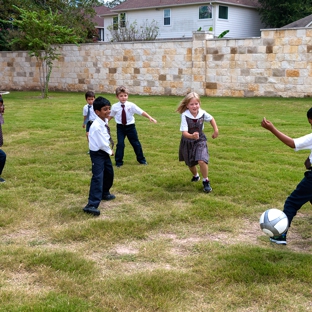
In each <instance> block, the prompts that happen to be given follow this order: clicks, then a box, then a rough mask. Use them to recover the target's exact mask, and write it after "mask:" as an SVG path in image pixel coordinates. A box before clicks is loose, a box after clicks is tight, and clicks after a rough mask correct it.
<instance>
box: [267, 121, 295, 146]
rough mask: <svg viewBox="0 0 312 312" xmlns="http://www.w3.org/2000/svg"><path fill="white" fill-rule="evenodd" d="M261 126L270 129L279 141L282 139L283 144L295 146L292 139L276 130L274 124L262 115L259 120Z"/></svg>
mask: <svg viewBox="0 0 312 312" xmlns="http://www.w3.org/2000/svg"><path fill="white" fill-rule="evenodd" d="M261 126H262V127H263V128H265V129H267V130H269V131H271V132H272V133H273V134H274V135H275V136H276V137H277V138H278V139H279V140H280V141H282V142H283V143H284V144H285V145H287V146H289V147H291V148H295V142H294V139H292V138H291V137H289V136H287V135H286V134H284V133H283V132H281V131H279V130H277V129H276V128H275V126H274V125H273V124H272V123H271V122H270V121H269V120H266V118H265V117H264V118H263V119H262V121H261Z"/></svg>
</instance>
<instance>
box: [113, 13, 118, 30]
mask: <svg viewBox="0 0 312 312" xmlns="http://www.w3.org/2000/svg"><path fill="white" fill-rule="evenodd" d="M113 29H114V30H118V16H114V17H113Z"/></svg>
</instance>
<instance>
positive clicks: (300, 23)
mask: <svg viewBox="0 0 312 312" xmlns="http://www.w3.org/2000/svg"><path fill="white" fill-rule="evenodd" d="M311 24H312V14H311V15H308V16H306V17H304V18H301V19H300V20H297V21H295V22H292V23H290V24H287V25H285V26H283V27H281V28H297V27H312V25H311Z"/></svg>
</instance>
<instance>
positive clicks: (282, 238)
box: [270, 234, 287, 245]
mask: <svg viewBox="0 0 312 312" xmlns="http://www.w3.org/2000/svg"><path fill="white" fill-rule="evenodd" d="M270 241H271V242H272V243H275V244H278V245H287V242H286V234H282V235H279V236H273V237H270Z"/></svg>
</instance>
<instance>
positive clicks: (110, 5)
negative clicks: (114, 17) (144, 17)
mask: <svg viewBox="0 0 312 312" xmlns="http://www.w3.org/2000/svg"><path fill="white" fill-rule="evenodd" d="M125 1H126V0H108V1H105V5H106V6H107V7H108V8H113V7H115V6H116V5H119V4H121V3H123V2H125Z"/></svg>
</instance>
